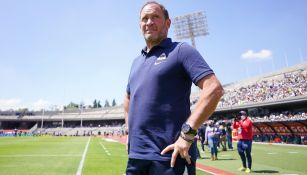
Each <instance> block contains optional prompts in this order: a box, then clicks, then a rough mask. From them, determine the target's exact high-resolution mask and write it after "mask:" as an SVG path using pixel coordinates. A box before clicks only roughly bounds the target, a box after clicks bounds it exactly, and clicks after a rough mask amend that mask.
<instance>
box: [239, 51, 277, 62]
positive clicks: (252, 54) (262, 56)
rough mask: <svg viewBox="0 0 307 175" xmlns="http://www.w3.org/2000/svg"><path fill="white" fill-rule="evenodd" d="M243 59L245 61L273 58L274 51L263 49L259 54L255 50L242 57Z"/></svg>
mask: <svg viewBox="0 0 307 175" xmlns="http://www.w3.org/2000/svg"><path fill="white" fill-rule="evenodd" d="M241 57H242V59H245V60H265V59H270V58H272V51H270V50H266V49H262V50H260V51H259V52H254V51H253V50H248V51H246V52H245V53H243V54H242V55H241Z"/></svg>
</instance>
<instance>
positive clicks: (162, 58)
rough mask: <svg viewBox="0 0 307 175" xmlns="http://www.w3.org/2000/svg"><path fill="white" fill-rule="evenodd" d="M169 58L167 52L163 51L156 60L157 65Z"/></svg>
mask: <svg viewBox="0 0 307 175" xmlns="http://www.w3.org/2000/svg"><path fill="white" fill-rule="evenodd" d="M166 59H167V57H166V55H165V53H162V54H161V55H160V56H159V57H158V58H157V60H156V62H155V65H158V64H161V63H163V62H165V61H166Z"/></svg>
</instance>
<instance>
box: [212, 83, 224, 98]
mask: <svg viewBox="0 0 307 175" xmlns="http://www.w3.org/2000/svg"><path fill="white" fill-rule="evenodd" d="M214 95H215V96H216V98H218V99H220V98H221V97H222V96H223V95H224V88H223V86H222V85H221V84H220V83H217V84H216V86H215V88H214Z"/></svg>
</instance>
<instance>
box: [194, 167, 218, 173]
mask: <svg viewBox="0 0 307 175" xmlns="http://www.w3.org/2000/svg"><path fill="white" fill-rule="evenodd" d="M196 169H198V170H201V171H203V172H206V173H209V174H212V175H218V174H215V173H213V172H211V171H208V170H205V169H203V168H199V167H196Z"/></svg>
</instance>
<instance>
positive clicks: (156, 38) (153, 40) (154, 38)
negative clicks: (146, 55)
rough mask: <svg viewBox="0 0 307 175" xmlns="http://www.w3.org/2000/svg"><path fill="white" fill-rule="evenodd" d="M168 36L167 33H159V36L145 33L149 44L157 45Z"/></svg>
mask: <svg viewBox="0 0 307 175" xmlns="http://www.w3.org/2000/svg"><path fill="white" fill-rule="evenodd" d="M166 37H167V34H164V33H163V34H159V35H157V36H151V35H149V36H148V35H147V36H146V34H144V39H145V41H146V44H147V46H156V45H158V44H159V43H160V42H161V41H162V40H164V39H165V38H166Z"/></svg>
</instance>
